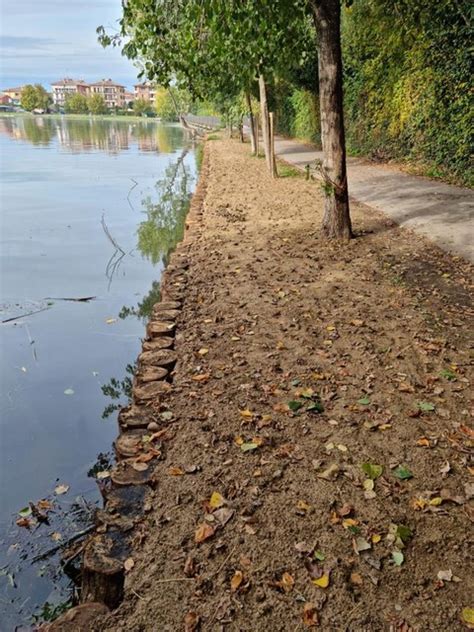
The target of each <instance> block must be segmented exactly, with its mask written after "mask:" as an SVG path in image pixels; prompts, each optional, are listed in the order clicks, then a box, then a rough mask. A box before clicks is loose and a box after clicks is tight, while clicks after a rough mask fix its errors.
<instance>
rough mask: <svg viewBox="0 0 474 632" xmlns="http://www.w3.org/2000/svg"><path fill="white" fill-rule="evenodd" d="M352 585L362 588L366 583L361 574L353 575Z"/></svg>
mask: <svg viewBox="0 0 474 632" xmlns="http://www.w3.org/2000/svg"><path fill="white" fill-rule="evenodd" d="M351 583H352V584H355V585H356V586H361V585H362V584H363V583H364V580H363V579H362V575H361V574H360V573H351Z"/></svg>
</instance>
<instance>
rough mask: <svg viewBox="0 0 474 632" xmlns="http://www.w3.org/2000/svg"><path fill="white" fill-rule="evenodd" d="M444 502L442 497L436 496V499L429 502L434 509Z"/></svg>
mask: <svg viewBox="0 0 474 632" xmlns="http://www.w3.org/2000/svg"><path fill="white" fill-rule="evenodd" d="M442 502H443V499H442V498H441V496H436V497H435V498H432V499H431V500H430V502H429V504H430V505H432V506H433V507H438V505H441V503H442Z"/></svg>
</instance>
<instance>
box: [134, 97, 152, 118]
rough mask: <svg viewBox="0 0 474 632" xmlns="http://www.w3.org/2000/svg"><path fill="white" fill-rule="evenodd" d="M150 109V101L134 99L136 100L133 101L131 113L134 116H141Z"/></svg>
mask: <svg viewBox="0 0 474 632" xmlns="http://www.w3.org/2000/svg"><path fill="white" fill-rule="evenodd" d="M152 110H153V108H152V107H151V103H150V102H149V101H147V100H146V99H136V101H134V102H133V113H134V114H135V116H142V115H143V114H146V113H147V112H151V111H152Z"/></svg>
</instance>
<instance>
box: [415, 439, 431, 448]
mask: <svg viewBox="0 0 474 632" xmlns="http://www.w3.org/2000/svg"><path fill="white" fill-rule="evenodd" d="M416 445H418V446H420V447H421V448H429V447H430V446H431V444H430V440H429V439H428V437H420V438H419V439H417V441H416Z"/></svg>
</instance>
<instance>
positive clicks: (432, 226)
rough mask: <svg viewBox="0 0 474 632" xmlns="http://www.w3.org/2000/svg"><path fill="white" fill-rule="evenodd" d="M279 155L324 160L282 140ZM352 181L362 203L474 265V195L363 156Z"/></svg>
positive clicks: (303, 161) (353, 162)
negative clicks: (374, 163) (373, 162)
mask: <svg viewBox="0 0 474 632" xmlns="http://www.w3.org/2000/svg"><path fill="white" fill-rule="evenodd" d="M275 152H276V154H277V156H278V157H280V158H282V159H283V160H285V161H286V162H289V163H291V164H293V165H295V166H296V167H299V168H301V169H304V168H305V167H306V165H307V164H311V163H314V161H315V160H316V159H319V160H322V152H320V151H317V150H316V149H314V148H313V147H312V146H311V145H306V144H304V143H301V142H298V141H295V140H286V139H283V138H276V139H275ZM348 180H349V194H350V196H351V197H352V198H354V199H355V200H357V201H358V202H363V203H364V204H367V205H368V206H371V207H373V208H376V209H378V210H379V211H382V212H383V213H385V214H387V215H389V216H390V217H391V218H392V219H394V220H395V221H396V222H397V224H400V225H401V226H408V227H409V228H412V229H413V230H415V231H416V232H419V233H421V234H423V235H425V236H427V237H429V238H430V239H432V240H433V241H434V242H436V243H437V244H438V245H439V246H440V247H441V248H443V249H444V250H447V251H448V252H452V253H453V254H458V255H461V256H463V257H465V258H466V259H468V260H469V261H472V262H474V191H471V190H470V189H464V188H462V187H456V186H452V185H450V184H443V183H441V182H436V181H434V180H430V179H428V178H423V177H420V176H411V175H409V174H407V173H404V172H403V171H400V170H398V169H396V168H395V167H391V166H386V165H384V166H377V165H372V164H370V163H368V162H367V161H366V160H363V159H360V158H349V159H348Z"/></svg>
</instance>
